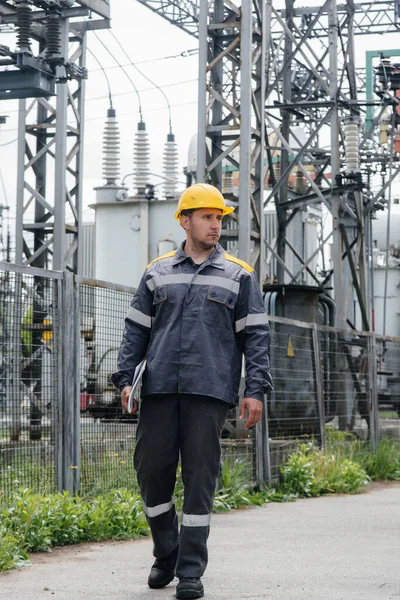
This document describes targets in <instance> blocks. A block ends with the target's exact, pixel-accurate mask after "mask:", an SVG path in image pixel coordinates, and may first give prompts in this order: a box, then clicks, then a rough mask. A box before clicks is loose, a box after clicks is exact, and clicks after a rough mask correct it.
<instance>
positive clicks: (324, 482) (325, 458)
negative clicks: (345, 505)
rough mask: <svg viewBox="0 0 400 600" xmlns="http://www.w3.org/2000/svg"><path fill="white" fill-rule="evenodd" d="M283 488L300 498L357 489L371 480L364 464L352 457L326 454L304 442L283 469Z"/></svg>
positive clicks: (356, 490) (350, 491)
mask: <svg viewBox="0 0 400 600" xmlns="http://www.w3.org/2000/svg"><path fill="white" fill-rule="evenodd" d="M281 473H282V480H283V484H282V486H283V490H284V491H285V492H286V493H287V494H289V493H291V494H294V495H295V496H297V497H298V498H309V497H311V496H320V495H321V494H329V493H331V494H333V493H335V494H340V493H350V494H352V493H355V492H358V491H359V490H360V489H361V488H362V487H364V486H366V485H368V484H369V483H370V481H371V480H370V478H369V476H368V475H367V473H366V472H365V470H364V469H363V468H362V466H361V465H360V464H358V463H356V462H354V461H351V460H350V459H348V458H342V457H340V456H337V455H334V454H331V455H328V454H325V453H323V452H321V451H318V450H316V449H315V448H314V446H313V445H312V444H309V445H305V444H302V445H301V446H300V448H299V450H298V451H297V452H295V453H294V454H292V455H291V456H290V457H289V459H288V461H287V462H286V464H285V465H284V466H283V467H282V469H281Z"/></svg>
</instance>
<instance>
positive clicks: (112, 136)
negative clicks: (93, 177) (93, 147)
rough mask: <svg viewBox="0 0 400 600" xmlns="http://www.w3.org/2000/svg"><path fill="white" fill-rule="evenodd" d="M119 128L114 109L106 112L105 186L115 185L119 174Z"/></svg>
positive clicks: (104, 146)
mask: <svg viewBox="0 0 400 600" xmlns="http://www.w3.org/2000/svg"><path fill="white" fill-rule="evenodd" d="M119 146H120V141H119V127H118V121H117V119H116V113H115V109H114V108H109V109H108V111H107V120H106V124H105V127H104V134H103V177H104V179H105V180H106V185H116V183H117V179H118V178H119V174H120V152H119Z"/></svg>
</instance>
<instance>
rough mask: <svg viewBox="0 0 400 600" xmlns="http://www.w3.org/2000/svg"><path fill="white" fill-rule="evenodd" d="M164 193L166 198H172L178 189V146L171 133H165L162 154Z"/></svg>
mask: <svg viewBox="0 0 400 600" xmlns="http://www.w3.org/2000/svg"><path fill="white" fill-rule="evenodd" d="M163 175H164V177H165V179H166V182H165V183H164V194H165V197H166V198H174V197H175V196H176V195H177V189H178V183H177V179H178V147H177V145H176V142H175V136H174V134H173V133H169V134H168V135H167V141H166V142H165V146H164V155H163Z"/></svg>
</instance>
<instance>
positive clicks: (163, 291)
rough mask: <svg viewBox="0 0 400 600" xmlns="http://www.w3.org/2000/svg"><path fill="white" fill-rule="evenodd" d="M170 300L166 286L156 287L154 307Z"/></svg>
mask: <svg viewBox="0 0 400 600" xmlns="http://www.w3.org/2000/svg"><path fill="white" fill-rule="evenodd" d="M167 298H168V290H167V286H166V285H160V286H158V287H156V289H155V290H154V293H153V305H157V304H161V302H165V300H167Z"/></svg>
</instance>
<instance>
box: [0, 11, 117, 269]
mask: <svg viewBox="0 0 400 600" xmlns="http://www.w3.org/2000/svg"><path fill="white" fill-rule="evenodd" d="M80 4H81V5H82V7H81V8H76V7H75V8H64V9H63V10H61V11H60V12H59V13H57V14H58V17H57V18H58V19H59V24H60V59H59V58H58V57H56V58H55V59H54V62H53V63H51V59H48V60H47V62H46V61H45V60H44V58H43V57H46V56H47V55H46V48H47V46H46V44H47V42H46V38H45V35H46V34H45V27H44V26H43V23H44V20H45V19H47V14H46V12H45V11H43V10H37V7H38V6H39V3H37V4H35V2H34V3H33V8H34V10H32V12H31V18H32V35H33V36H34V39H35V40H37V42H38V57H41V58H40V59H39V58H37V57H35V56H32V58H31V62H32V64H36V63H38V64H39V63H40V60H41V61H42V63H43V68H46V69H48V70H49V73H51V74H52V77H53V80H54V79H55V81H56V82H57V83H56V90H55V91H56V95H55V96H54V97H53V98H48V97H46V98H45V97H40V93H37V94H36V93H35V94H32V90H31V89H29V90H28V89H27V90H23V89H21V90H20V91H16V93H17V97H20V98H21V99H20V100H19V121H18V159H17V160H18V166H17V207H16V236H15V237H16V241H15V245H16V254H15V261H16V263H17V264H26V265H30V266H37V267H41V268H44V267H47V268H53V269H56V270H65V269H68V270H71V271H73V272H75V273H77V272H79V268H80V261H81V258H80V244H79V231H80V229H81V222H82V177H83V141H84V107H85V79H84V77H85V72H86V36H87V31H88V30H89V29H92V28H104V27H108V26H109V9H110V7H109V1H108V0H87V1H84V0H82V2H80ZM17 10H18V7H17V8H16V7H15V6H14V4H13V3H3V4H2V5H1V6H0V23H2V22H7V23H8V24H9V25H10V26H12V24H15V23H16V21H17V15H18V12H17ZM89 10H92V11H93V12H94V13H96V15H98V16H99V17H101V18H98V19H96V18H95V19H93V20H92V21H90V22H88V21H79V20H75V21H70V17H74V18H75V19H76V18H77V17H78V18H79V17H81V16H87V15H88V14H89ZM19 55H21V56H23V57H25V56H27V57H28V58H29V56H30V55H29V54H27V55H25V54H23V53H21V52H20V53H19V54H18V53H17V54H15V56H16V60H17V63H16V64H15V65H14V68H15V67H16V66H18V60H19V59H18V57H19ZM28 58H24V59H23V60H25V61H26V60H28ZM35 61H36V63H35ZM47 63H49V64H47ZM49 65H50V66H49ZM33 71H34V69H33ZM12 73H15V74H16V75H17V76H18V77H19V80H21V81H25V80H24V77H25V76H24V73H23V71H18V70H14V71H12ZM4 77H7V72H6V71H2V70H0V81H1V80H4ZM21 77H22V79H21ZM2 78H3V79H2ZM28 83H29V82H27V83H26V85H27V86H28ZM28 87H29V86H28ZM18 94H20V95H19V96H18ZM31 95H34V96H39V97H36V98H35V99H33V100H32V99H30V100H27V99H26V98H27V97H30V96H31Z"/></svg>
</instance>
